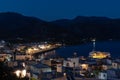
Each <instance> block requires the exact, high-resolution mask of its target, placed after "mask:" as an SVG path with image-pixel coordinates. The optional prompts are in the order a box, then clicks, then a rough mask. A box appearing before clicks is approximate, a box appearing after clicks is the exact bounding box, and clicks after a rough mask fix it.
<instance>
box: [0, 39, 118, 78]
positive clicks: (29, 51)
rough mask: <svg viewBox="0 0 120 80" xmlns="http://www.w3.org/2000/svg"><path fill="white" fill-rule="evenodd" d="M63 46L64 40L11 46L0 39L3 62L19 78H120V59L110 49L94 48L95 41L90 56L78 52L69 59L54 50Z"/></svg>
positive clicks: (0, 56)
mask: <svg viewBox="0 0 120 80" xmlns="http://www.w3.org/2000/svg"><path fill="white" fill-rule="evenodd" d="M62 46H63V45H62V44H61V43H49V42H41V43H26V44H12V45H11V44H10V43H8V42H5V41H4V40H1V42H0V62H1V63H3V65H2V66H4V67H7V68H10V69H11V70H10V74H14V75H15V76H16V78H18V80H19V79H20V80H22V79H23V80H119V79H120V58H112V57H111V55H110V53H108V52H101V51H95V40H93V50H92V51H91V52H90V53H88V57H84V56H78V55H77V53H76V52H74V53H73V56H71V57H67V58H64V57H61V56H59V55H56V52H55V49H57V48H59V47H62ZM68 54H69V53H68ZM3 73H4V72H3ZM6 75H7V74H6ZM2 77H3V78H4V74H3V76H1V78H2Z"/></svg>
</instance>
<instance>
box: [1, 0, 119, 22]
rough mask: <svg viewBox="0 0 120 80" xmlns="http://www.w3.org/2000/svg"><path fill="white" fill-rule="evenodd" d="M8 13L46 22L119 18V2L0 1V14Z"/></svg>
mask: <svg viewBox="0 0 120 80" xmlns="http://www.w3.org/2000/svg"><path fill="white" fill-rule="evenodd" d="M8 11H9V12H18V13H21V14H23V15H26V16H35V17H38V18H40V19H43V20H46V21H52V20H56V19H61V18H67V19H72V18H74V17H76V16H78V15H80V16H105V17H110V18H120V0H0V12H8Z"/></svg>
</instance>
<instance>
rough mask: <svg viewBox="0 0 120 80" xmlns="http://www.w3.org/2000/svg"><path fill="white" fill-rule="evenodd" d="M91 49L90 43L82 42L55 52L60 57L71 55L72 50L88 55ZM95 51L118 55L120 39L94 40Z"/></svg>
mask: <svg viewBox="0 0 120 80" xmlns="http://www.w3.org/2000/svg"><path fill="white" fill-rule="evenodd" d="M92 49H93V47H92V43H87V44H82V45H78V46H66V47H61V48H59V49H57V50H56V53H57V54H58V55H60V56H62V57H71V56H72V55H73V53H74V52H76V53H77V54H78V56H86V57H87V56H89V52H91V51H92ZM95 50H96V51H104V52H109V53H110V54H111V57H114V58H115V57H120V41H104V42H96V49H95Z"/></svg>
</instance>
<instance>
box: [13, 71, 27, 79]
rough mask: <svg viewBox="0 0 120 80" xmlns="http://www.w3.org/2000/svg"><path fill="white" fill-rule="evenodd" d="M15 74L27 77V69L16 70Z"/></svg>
mask: <svg viewBox="0 0 120 80" xmlns="http://www.w3.org/2000/svg"><path fill="white" fill-rule="evenodd" d="M15 74H16V76H17V77H19V78H24V77H26V70H25V69H23V70H16V71H15Z"/></svg>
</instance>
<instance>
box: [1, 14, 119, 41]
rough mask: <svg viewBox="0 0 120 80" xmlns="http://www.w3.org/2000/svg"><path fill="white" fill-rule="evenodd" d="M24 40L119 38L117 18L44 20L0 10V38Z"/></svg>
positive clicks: (81, 17)
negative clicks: (0, 11)
mask: <svg viewBox="0 0 120 80" xmlns="http://www.w3.org/2000/svg"><path fill="white" fill-rule="evenodd" d="M18 37H20V38H24V39H27V40H49V41H65V42H66V43H80V42H81V41H82V40H89V39H91V38H97V39H98V40H106V39H120V19H111V18H107V17H94V16H92V17H84V16H78V17H76V18H74V19H71V20H69V19H61V20H56V21H52V22H46V21H43V20H40V19H38V18H35V17H27V16H24V15H21V14H19V13H13V12H6V13H0V38H1V39H16V38H18Z"/></svg>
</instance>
